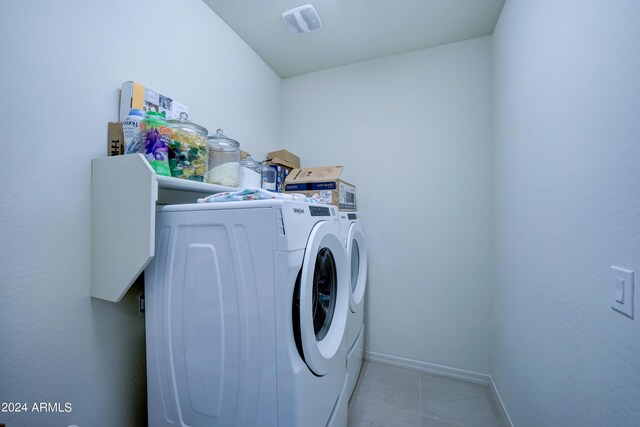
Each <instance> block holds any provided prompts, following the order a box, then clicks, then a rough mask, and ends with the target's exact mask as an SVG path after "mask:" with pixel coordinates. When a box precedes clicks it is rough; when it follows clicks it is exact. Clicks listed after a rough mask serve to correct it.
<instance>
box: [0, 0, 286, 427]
mask: <svg viewBox="0 0 640 427" xmlns="http://www.w3.org/2000/svg"><path fill="white" fill-rule="evenodd" d="M127 27H128V30H125V29H126V28H127ZM0 58H2V60H1V65H0V85H1V90H0V93H1V94H2V104H1V106H0V113H1V114H0V116H1V117H2V121H3V131H2V137H1V141H2V148H3V150H2V158H3V161H2V167H0V177H1V178H2V179H1V181H2V185H1V186H0V236H1V240H0V241H1V242H2V245H0V401H2V402H28V403H29V404H31V403H33V402H63V403H64V402H70V403H71V404H72V407H73V410H72V412H71V413H69V414H42V415H38V414H26V415H25V414H15V415H11V414H6V413H0V422H2V423H6V424H7V425H8V426H11V427H19V426H33V425H38V426H66V425H69V424H72V423H75V424H77V425H79V426H81V427H89V426H140V425H144V423H145V419H146V402H145V399H146V397H145V381H146V378H145V372H144V369H145V363H144V360H145V344H144V322H143V319H142V318H141V317H139V316H138V312H137V301H136V298H137V293H136V292H130V293H129V296H128V297H127V299H126V301H124V302H122V303H120V304H112V303H108V302H104V301H101V300H92V299H91V298H90V297H89V277H90V239H91V236H90V216H89V215H90V198H91V194H90V173H91V162H90V161H91V159H92V158H94V157H97V156H102V155H105V154H106V146H107V142H106V139H107V122H108V121H115V120H117V118H118V97H119V88H120V85H121V84H122V82H124V81H126V80H135V81H139V82H141V83H143V84H145V85H147V86H148V87H150V88H153V89H156V90H158V91H160V92H162V93H166V94H170V95H173V96H174V97H175V98H176V99H177V100H179V101H181V102H183V103H185V104H187V105H189V107H190V109H191V112H192V115H191V117H192V119H193V120H194V121H196V122H197V123H200V124H202V125H204V126H205V127H207V128H208V129H210V130H212V131H215V129H216V128H218V127H222V128H223V129H224V130H225V132H226V133H227V134H228V135H229V136H232V137H234V138H237V139H238V140H239V141H240V142H241V144H242V145H243V148H245V149H247V150H248V151H251V152H253V153H255V154H256V157H262V156H264V154H265V153H266V151H267V147H269V148H272V147H274V146H276V145H277V143H278V141H279V134H280V112H279V106H280V89H281V80H280V78H279V77H278V76H277V75H276V74H275V73H274V72H273V71H272V70H271V69H270V68H269V67H268V66H267V65H265V64H264V62H263V61H262V60H261V59H260V58H259V57H258V56H257V55H256V54H255V53H254V52H253V51H252V50H251V49H249V47H248V46H247V45H246V44H245V43H244V42H242V41H241V40H240V39H239V38H238V37H237V36H236V35H235V34H234V33H233V32H232V31H231V30H230V29H229V28H228V27H227V26H226V25H225V24H224V23H223V22H222V21H221V20H220V19H219V18H218V17H217V16H216V15H215V14H214V13H213V12H212V11H211V10H210V9H209V8H208V7H207V6H206V5H205V4H204V3H203V2H202V1H200V0H181V1H168V0H156V1H149V0H145V1H124V0H118V1H108V2H92V1H65V2H56V1H50V0H49V1H39V2H28V1H26V2H25V1H20V0H9V1H3V2H2V4H1V5H0ZM137 291H138V292H139V291H140V288H138V289H137Z"/></svg>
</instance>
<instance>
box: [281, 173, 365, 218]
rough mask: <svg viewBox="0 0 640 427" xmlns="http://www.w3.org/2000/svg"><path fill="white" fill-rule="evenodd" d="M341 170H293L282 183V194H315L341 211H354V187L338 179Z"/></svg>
mask: <svg viewBox="0 0 640 427" xmlns="http://www.w3.org/2000/svg"><path fill="white" fill-rule="evenodd" d="M342 169H343V166H325V167H320V168H303V169H294V170H292V171H291V173H289V176H288V177H287V179H286V181H285V183H284V192H285V193H302V194H304V195H306V196H312V195H313V194H315V193H317V194H319V195H320V197H322V198H323V199H325V201H326V202H327V203H329V204H332V205H334V206H337V207H338V209H339V210H341V211H355V210H357V205H356V187H355V186H354V185H352V184H349V183H348V182H345V181H343V180H341V179H340V175H341V174H342Z"/></svg>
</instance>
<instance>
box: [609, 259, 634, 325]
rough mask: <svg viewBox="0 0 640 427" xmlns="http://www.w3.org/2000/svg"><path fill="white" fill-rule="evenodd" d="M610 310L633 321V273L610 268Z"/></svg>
mask: <svg viewBox="0 0 640 427" xmlns="http://www.w3.org/2000/svg"><path fill="white" fill-rule="evenodd" d="M611 286H612V289H611V294H612V296H611V308H613V309H614V310H616V311H619V312H620V313H622V314H624V315H626V316H629V317H630V318H632V319H633V271H631V270H627V269H625V268H621V267H616V266H612V267H611Z"/></svg>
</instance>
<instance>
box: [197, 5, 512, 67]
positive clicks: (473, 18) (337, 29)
mask: <svg viewBox="0 0 640 427" xmlns="http://www.w3.org/2000/svg"><path fill="white" fill-rule="evenodd" d="M203 1H204V2H205V3H206V4H207V5H208V6H209V7H210V8H211V9H212V10H213V11H214V12H215V13H216V14H217V15H218V16H220V18H222V20H224V21H225V22H226V23H227V25H229V26H230V27H231V29H233V30H234V31H235V32H236V33H237V34H238V35H239V36H240V37H241V38H242V39H243V40H244V41H245V42H246V43H247V44H248V45H249V46H251V48H253V50H254V51H255V52H256V53H257V54H258V55H260V57H261V58H262V59H263V60H264V61H265V62H266V63H267V64H269V65H270V66H271V68H273V69H274V70H275V71H276V72H277V73H278V74H279V75H280V76H281V77H290V76H294V75H297V74H302V73H307V72H311V71H317V70H322V69H325V68H331V67H336V66H339V65H346V64H351V63H354V62H360V61H365V60H368V59H373V58H379V57H383V56H388V55H395V54H399V53H404V52H410V51H413V50H418V49H424V48H427V47H432V46H437V45H441V44H445V43H452V42H457V41H461V40H467V39H471V38H474V37H481V36H486V35H489V34H492V33H493V28H494V27H495V24H496V21H497V20H498V16H499V15H500V11H501V10H502V6H503V5H504V2H505V0H203ZM305 4H311V5H313V7H314V8H315V9H316V11H317V12H318V15H320V19H321V21H322V25H323V26H322V28H321V29H320V30H317V31H314V32H311V33H307V34H301V35H295V34H293V33H291V32H290V31H289V30H288V29H287V27H286V26H285V25H284V22H283V21H282V17H281V14H282V13H283V12H285V11H287V10H289V9H292V8H294V7H298V6H302V5H305Z"/></svg>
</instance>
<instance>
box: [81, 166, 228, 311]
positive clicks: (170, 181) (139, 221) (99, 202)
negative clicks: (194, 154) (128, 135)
mask: <svg viewBox="0 0 640 427" xmlns="http://www.w3.org/2000/svg"><path fill="white" fill-rule="evenodd" d="M236 190H238V189H237V188H232V187H224V186H220V185H213V184H206V183H201V182H195V181H187V180H184V179H178V178H171V177H165V176H159V175H156V173H155V172H154V170H153V169H152V168H151V166H149V164H148V163H147V161H146V160H145V159H144V157H143V156H142V155H141V154H127V155H124V156H114V157H101V158H97V159H93V161H92V163H91V296H92V297H94V298H101V299H104V300H107V301H112V302H119V301H120V300H121V299H122V297H123V296H124V295H125V294H126V293H127V291H128V290H129V288H130V287H131V285H132V284H133V282H134V281H135V280H136V278H137V277H138V276H139V275H140V273H142V271H143V270H144V269H145V267H146V266H147V264H149V261H151V258H153V256H154V248H155V226H156V204H174V203H195V202H196V200H197V199H198V198H199V197H205V196H208V195H210V194H213V193H220V192H223V191H236Z"/></svg>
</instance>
